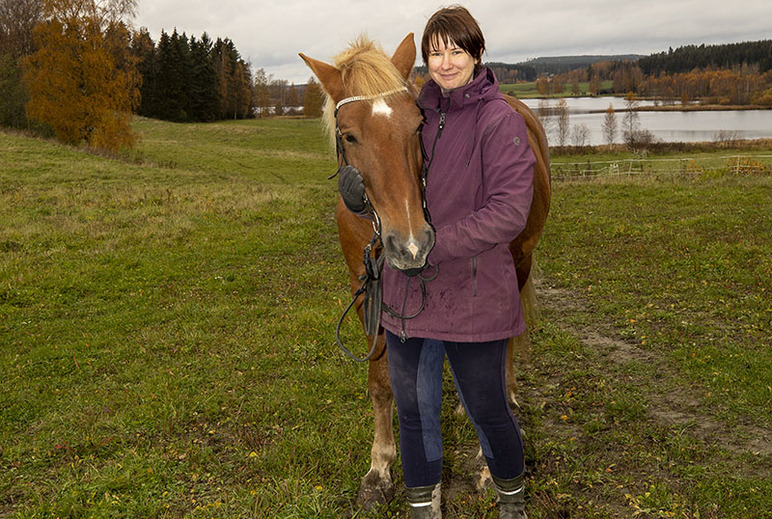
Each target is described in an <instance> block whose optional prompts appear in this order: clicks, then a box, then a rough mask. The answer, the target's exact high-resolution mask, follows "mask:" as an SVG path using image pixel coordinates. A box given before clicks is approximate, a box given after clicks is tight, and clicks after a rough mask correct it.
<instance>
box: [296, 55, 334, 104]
mask: <svg viewBox="0 0 772 519" xmlns="http://www.w3.org/2000/svg"><path fill="white" fill-rule="evenodd" d="M299 56H300V57H301V58H302V59H303V61H305V62H306V65H308V67H309V68H310V69H311V70H312V71H313V72H314V74H316V77H317V78H319V82H320V83H321V84H322V88H323V89H324V91H325V92H327V95H328V96H330V98H331V99H333V100H335V101H336V102H337V101H340V100H341V99H343V98H344V97H345V94H346V91H345V89H344V88H343V78H342V77H341V73H340V70H338V69H336V68H335V67H333V66H332V65H328V64H327V63H324V62H323V61H318V60H315V59H313V58H309V57H308V56H306V55H305V54H303V53H302V52H301V53H300V54H299Z"/></svg>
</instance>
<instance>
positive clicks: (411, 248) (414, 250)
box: [407, 241, 419, 259]
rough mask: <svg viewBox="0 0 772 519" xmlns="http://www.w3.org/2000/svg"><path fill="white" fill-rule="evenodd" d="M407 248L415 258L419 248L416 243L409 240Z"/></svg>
mask: <svg viewBox="0 0 772 519" xmlns="http://www.w3.org/2000/svg"><path fill="white" fill-rule="evenodd" d="M407 250H408V251H410V254H412V255H413V259H415V258H416V256H418V251H419V248H418V245H416V244H415V243H414V242H412V241H411V242H410V244H409V245H408V246H407Z"/></svg>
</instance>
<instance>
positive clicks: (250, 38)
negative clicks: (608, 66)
mask: <svg viewBox="0 0 772 519" xmlns="http://www.w3.org/2000/svg"><path fill="white" fill-rule="evenodd" d="M450 3H455V2H450ZM461 3H462V5H465V6H466V7H467V8H469V10H470V11H471V13H472V15H474V17H475V18H476V19H477V21H478V22H479V23H480V26H481V27H482V30H483V33H484V34H485V41H486V45H487V47H488V51H487V54H486V55H485V56H484V58H483V59H484V61H500V62H505V63H517V62H521V61H525V60H527V59H532V58H538V57H543V56H563V55H581V54H651V53H654V52H661V51H666V50H667V49H668V47H673V48H676V47H679V46H682V45H688V44H697V45H699V44H701V43H705V44H712V43H737V42H741V41H753V40H762V39H772V1H770V0H647V1H640V0H639V1H634V2H633V1H630V0H551V1H550V0H546V1H545V0H519V1H515V2H505V1H504V0H497V1H492V0H475V1H474V2H461ZM445 5H449V3H442V2H437V1H433V0H380V1H374V0H216V1H213V0H139V9H138V13H137V18H136V19H135V20H134V24H135V26H136V27H147V28H148V29H149V31H150V35H151V37H152V38H153V40H155V41H158V37H159V35H160V33H161V29H164V30H165V31H166V32H168V33H171V32H172V31H173V30H174V29H175V28H176V29H177V31H178V32H179V33H182V32H185V33H186V34H187V35H188V36H196V37H198V36H200V35H201V34H202V33H203V32H205V31H206V32H207V33H208V34H209V36H210V37H212V38H213V39H214V38H217V37H221V38H230V39H231V40H233V42H234V43H235V45H236V48H237V49H238V50H239V51H240V52H241V54H242V57H243V58H244V59H245V60H247V61H249V62H250V63H252V66H253V68H254V69H259V68H263V69H265V71H266V73H267V74H269V75H272V76H273V78H274V79H286V80H288V81H290V82H293V83H296V84H301V83H306V82H307V81H308V78H309V77H310V76H311V71H310V70H309V69H308V68H306V66H305V64H303V62H302V61H301V60H300V58H299V57H298V55H297V54H298V52H303V53H304V54H307V55H308V56H311V57H313V58H317V59H321V60H324V61H328V62H329V61H331V58H332V57H333V56H334V55H335V54H337V53H338V52H340V51H341V50H343V49H344V48H345V47H346V46H347V45H348V43H349V42H350V41H352V40H354V39H355V38H356V37H357V36H358V35H359V34H362V33H364V34H366V35H368V36H370V37H371V38H373V39H374V40H377V41H378V42H380V44H381V45H382V46H383V48H384V49H385V50H386V51H387V52H388V53H391V52H393V51H394V49H395V48H396V46H397V45H398V44H399V42H400V41H401V40H402V38H404V36H405V35H406V34H407V33H409V32H414V33H415V34H416V37H415V38H416V45H419V43H420V42H419V39H420V37H421V32H422V31H423V28H424V25H425V24H426V20H427V19H428V18H429V16H431V14H432V13H433V12H434V11H435V10H437V9H438V8H439V7H442V6H445ZM418 60H419V61H420V52H419V57H418ZM417 64H421V63H420V62H419V63H417Z"/></svg>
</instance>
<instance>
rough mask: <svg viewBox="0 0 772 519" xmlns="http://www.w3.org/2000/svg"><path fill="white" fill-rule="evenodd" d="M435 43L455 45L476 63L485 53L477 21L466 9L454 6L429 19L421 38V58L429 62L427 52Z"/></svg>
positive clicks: (483, 38) (438, 12) (483, 39)
mask: <svg viewBox="0 0 772 519" xmlns="http://www.w3.org/2000/svg"><path fill="white" fill-rule="evenodd" d="M436 41H443V42H444V43H445V44H446V45H447V44H450V43H455V44H456V45H458V47H459V48H461V49H463V50H465V51H466V52H468V53H469V55H470V56H472V58H474V59H475V60H476V61H477V62H478V63H479V62H481V61H482V55H483V52H485V37H484V36H483V33H482V30H481V29H480V25H479V24H478V23H477V20H475V19H474V17H473V16H472V15H471V14H470V13H469V11H468V10H467V9H466V7H462V6H460V5H454V6H450V7H445V8H443V9H440V10H439V11H437V12H436V13H434V14H433V15H432V17H431V18H429V21H428V22H426V27H425V28H424V35H423V38H421V57H422V58H423V60H424V63H428V62H429V59H428V58H429V51H430V50H431V46H432V44H433V43H435V42H436Z"/></svg>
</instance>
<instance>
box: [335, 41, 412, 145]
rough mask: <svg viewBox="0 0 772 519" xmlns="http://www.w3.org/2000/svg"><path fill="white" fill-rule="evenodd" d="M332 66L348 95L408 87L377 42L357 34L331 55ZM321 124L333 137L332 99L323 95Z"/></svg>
mask: <svg viewBox="0 0 772 519" xmlns="http://www.w3.org/2000/svg"><path fill="white" fill-rule="evenodd" d="M334 60H335V68H337V69H338V70H339V71H340V72H341V78H342V80H343V85H344V86H345V88H346V94H347V95H348V96H376V95H378V94H381V93H383V92H388V91H390V90H396V89H398V88H401V87H403V86H408V87H409V85H407V84H406V82H405V79H404V78H403V77H402V74H400V73H399V71H398V70H397V67H395V66H394V64H393V63H392V62H391V58H390V57H389V56H388V55H387V54H386V53H385V52H384V51H383V49H382V48H381V46H380V45H378V44H377V43H376V42H374V41H373V40H371V39H369V38H368V37H367V36H364V35H361V36H359V37H358V38H357V39H356V40H355V41H353V42H351V43H350V44H349V47H348V48H347V49H346V50H344V51H343V52H341V53H340V54H338V55H337V56H335V58H334ZM322 119H323V122H324V127H325V129H326V130H327V133H328V134H329V136H330V138H331V139H332V140H333V142H334V139H335V101H334V100H333V99H330V96H327V101H326V103H325V109H324V115H323V117H322Z"/></svg>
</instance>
